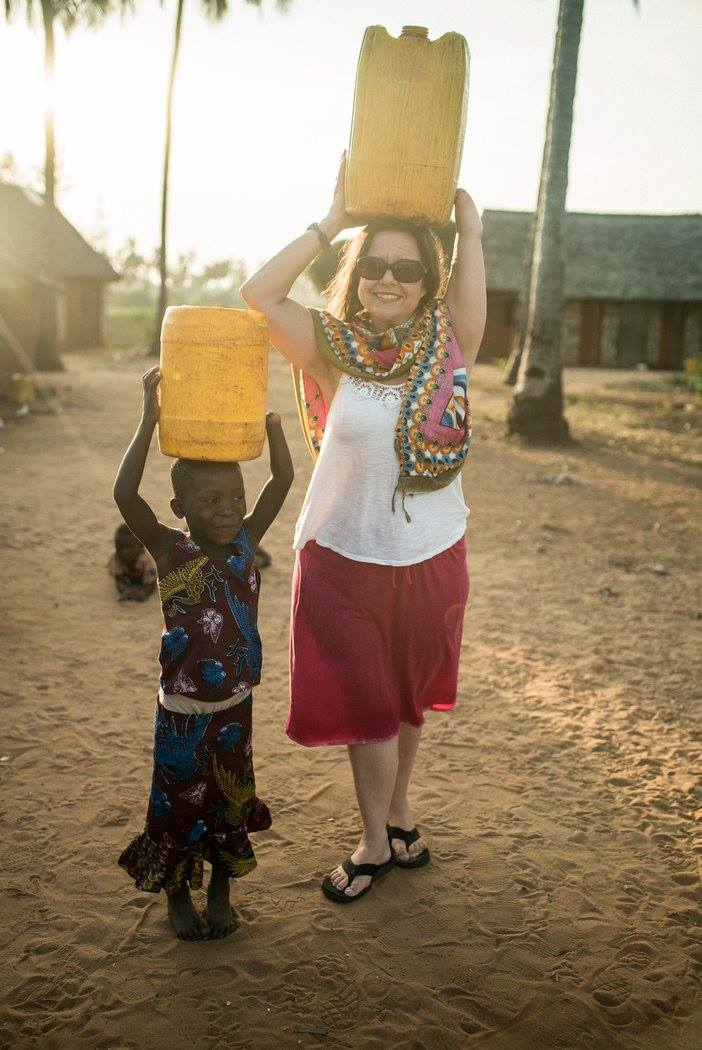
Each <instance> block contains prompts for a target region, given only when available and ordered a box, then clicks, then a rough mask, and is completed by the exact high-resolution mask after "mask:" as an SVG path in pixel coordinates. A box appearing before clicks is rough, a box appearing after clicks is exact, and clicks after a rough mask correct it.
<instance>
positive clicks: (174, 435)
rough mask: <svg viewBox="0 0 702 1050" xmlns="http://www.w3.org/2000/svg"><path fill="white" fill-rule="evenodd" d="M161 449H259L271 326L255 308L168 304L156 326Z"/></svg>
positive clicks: (209, 453) (248, 455) (250, 454)
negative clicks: (158, 343) (158, 325)
mask: <svg viewBox="0 0 702 1050" xmlns="http://www.w3.org/2000/svg"><path fill="white" fill-rule="evenodd" d="M161 372H162V379H161V387H160V389H161V413H160V419H159V425H158V447H159V448H160V450H161V452H163V453H165V455H167V456H176V457H178V458H179V459H209V460H224V461H227V460H242V459H256V458H257V457H258V456H260V455H261V450H262V448H263V438H264V434H265V429H266V387H267V383H268V330H267V328H266V322H265V318H264V316H263V314H260V313H258V312H257V311H255V310H228V309H220V308H218V307H199V306H171V307H169V308H168V310H166V315H165V317H164V319H163V327H162V329H161Z"/></svg>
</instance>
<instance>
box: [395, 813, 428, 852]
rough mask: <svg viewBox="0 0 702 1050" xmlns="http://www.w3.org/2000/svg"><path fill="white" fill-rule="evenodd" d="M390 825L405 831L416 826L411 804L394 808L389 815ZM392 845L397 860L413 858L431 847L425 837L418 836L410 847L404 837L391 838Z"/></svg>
mask: <svg viewBox="0 0 702 1050" xmlns="http://www.w3.org/2000/svg"><path fill="white" fill-rule="evenodd" d="M388 825H389V826H390V827H392V828H402V830H403V831H411V830H412V828H413V827H414V821H413V820H412V814H411V813H410V810H409V806H406V805H405V806H400V807H398V808H397V809H392V810H391V811H390V813H389V815H388ZM390 845H391V847H392V855H393V857H394V858H395V860H413V859H414V858H415V857H416V856H417V855H418V854H419V853H421V852H422V850H425V849H428V848H429V847H428V845H427V843H426V842H425V841H424V839H423V838H418V839H417V841H416V842H413V843H412V844H411V845H410V847H409V848H408V847H407V846H406V845H405V844H404V842H403V841H402V839H391V840H390Z"/></svg>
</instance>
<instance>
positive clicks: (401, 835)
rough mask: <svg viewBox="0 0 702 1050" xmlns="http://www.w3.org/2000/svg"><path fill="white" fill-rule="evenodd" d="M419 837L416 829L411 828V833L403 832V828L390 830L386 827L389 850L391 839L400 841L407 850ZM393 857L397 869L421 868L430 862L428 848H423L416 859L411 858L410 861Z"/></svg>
mask: <svg viewBox="0 0 702 1050" xmlns="http://www.w3.org/2000/svg"><path fill="white" fill-rule="evenodd" d="M420 837H421V836H420V834H419V832H418V831H417V829H416V827H415V828H412V830H411V831H405V830H404V829H403V828H391V827H390V826H389V825H388V842H389V843H390V849H391V850H392V839H402V841H403V842H404V844H405V846H406V847H407V849H409V848H410V846H411V845H412V843H413V842H416V841H417V839H418V838H420ZM393 857H394V858H395V864H397V866H398V868H423V867H424V865H425V864H428V863H429V861H430V860H431V853H430V852H429V849H428V847H426V846H425V848H424V849H423V850H422V851H421V853H418V854H417V856H416V857H412V859H411V860H400V858H399V857H396V856H395V854H394V853H393Z"/></svg>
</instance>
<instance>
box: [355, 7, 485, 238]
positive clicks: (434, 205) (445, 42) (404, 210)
mask: <svg viewBox="0 0 702 1050" xmlns="http://www.w3.org/2000/svg"><path fill="white" fill-rule="evenodd" d="M469 65H470V54H469V52H468V44H467V43H466V40H465V37H463V36H461V34H460V33H444V35H443V36H442V37H439V39H438V40H429V34H428V31H427V30H426V29H425V28H424V27H423V26H404V28H403V30H402V33H401V35H400V36H399V37H392V36H390V34H389V33H388V31H387V30H386V29H385V28H384V27H383V26H369V27H368V28H367V29H366V32H365V35H364V37H363V43H362V45H361V53H360V55H359V58H358V69H357V72H356V92H355V95H354V102H353V118H352V121H351V139H350V144H349V150H348V158H347V164H346V185H345V192H346V210H347V211H349V212H350V213H351V214H352V215H354V216H355V217H356V218H358V219H360V220H363V221H367V220H368V219H371V218H377V217H380V216H393V217H395V218H401V219H409V220H411V221H412V222H416V223H419V224H421V225H425V226H443V225H445V224H446V223H447V222H448V221H449V218H450V216H451V208H452V206H453V201H454V197H455V196H456V186H457V180H458V172H459V168H460V166H461V156H462V153H463V140H464V138H465V132H466V118H467V113H468V76H469Z"/></svg>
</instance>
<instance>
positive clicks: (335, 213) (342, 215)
mask: <svg viewBox="0 0 702 1050" xmlns="http://www.w3.org/2000/svg"><path fill="white" fill-rule="evenodd" d="M345 180H346V150H344V152H343V154H342V155H341V163H340V165H339V171H338V172H337V176H336V184H335V186H334V196H333V198H332V203H331V208H330V209H329V211H328V213H327V216H326V218H325V219H323V220H322V223H321V225H322V228H323V229H324V232H325V233H326V235H327V237H329V240H332V239H333V238H334V237H336V235H337V234H338V233H341V231H342V230H345V229H347V228H348V227H349V226H353V225H354V220H353V219H352V218H351V216H350V215H349V213H348V212H347V211H346V200H345V191H344V182H345Z"/></svg>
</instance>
